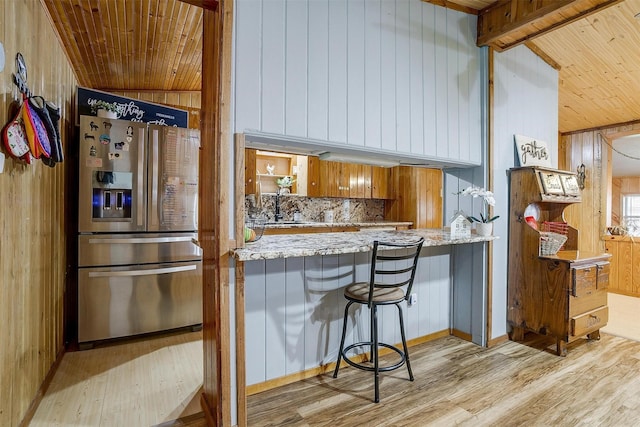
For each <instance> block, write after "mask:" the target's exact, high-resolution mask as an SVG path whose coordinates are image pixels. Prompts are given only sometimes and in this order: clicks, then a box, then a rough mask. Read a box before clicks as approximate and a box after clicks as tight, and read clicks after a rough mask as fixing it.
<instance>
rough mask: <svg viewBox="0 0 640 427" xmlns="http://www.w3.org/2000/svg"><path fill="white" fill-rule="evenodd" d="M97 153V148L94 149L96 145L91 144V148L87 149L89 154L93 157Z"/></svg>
mask: <svg viewBox="0 0 640 427" xmlns="http://www.w3.org/2000/svg"><path fill="white" fill-rule="evenodd" d="M97 154H98V150H96V146H95V145H92V146H91V148H90V149H89V155H90V156H91V157H95V156H96V155H97Z"/></svg>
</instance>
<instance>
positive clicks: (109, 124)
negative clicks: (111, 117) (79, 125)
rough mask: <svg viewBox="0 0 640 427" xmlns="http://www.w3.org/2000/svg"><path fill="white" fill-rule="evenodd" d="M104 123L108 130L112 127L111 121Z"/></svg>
mask: <svg viewBox="0 0 640 427" xmlns="http://www.w3.org/2000/svg"><path fill="white" fill-rule="evenodd" d="M102 124H103V125H104V128H105V129H106V130H109V129H111V122H102Z"/></svg>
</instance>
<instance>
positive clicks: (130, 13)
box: [124, 0, 140, 89]
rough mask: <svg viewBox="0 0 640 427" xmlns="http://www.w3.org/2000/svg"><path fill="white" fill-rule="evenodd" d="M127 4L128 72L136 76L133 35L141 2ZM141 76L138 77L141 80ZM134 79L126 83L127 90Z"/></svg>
mask: <svg viewBox="0 0 640 427" xmlns="http://www.w3.org/2000/svg"><path fill="white" fill-rule="evenodd" d="M125 3H126V5H127V8H126V9H127V13H126V14H125V16H124V19H125V29H126V37H125V41H126V46H127V48H126V55H127V70H128V71H130V72H132V73H133V74H134V75H135V61H136V58H135V55H136V53H135V41H134V37H133V34H134V33H135V31H136V25H137V23H136V19H135V16H136V13H135V10H136V5H137V4H138V3H139V0H125ZM139 77H140V76H138V78H139ZM132 80H133V79H127V80H126V82H125V87H126V88H127V89H129V88H131V86H132V85H131V81H132Z"/></svg>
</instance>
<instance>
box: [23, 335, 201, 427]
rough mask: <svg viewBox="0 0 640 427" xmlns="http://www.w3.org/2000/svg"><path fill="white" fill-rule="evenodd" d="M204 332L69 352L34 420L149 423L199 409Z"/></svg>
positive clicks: (44, 422)
mask: <svg viewBox="0 0 640 427" xmlns="http://www.w3.org/2000/svg"><path fill="white" fill-rule="evenodd" d="M202 378H203V364H202V332H181V333H172V334H166V335H162V336H155V337H147V338H140V339H136V340H133V341H131V340H128V341H124V342H121V343H118V344H111V345H108V346H101V347H96V348H94V349H91V350H85V351H77V352H69V353H66V354H65V355H64V356H63V358H62V361H61V363H60V366H59V368H58V370H57V371H56V373H55V375H54V377H53V380H52V382H51V384H50V386H49V388H48V390H47V391H46V393H45V395H44V397H43V399H42V401H41V403H40V405H39V406H38V409H37V410H36V413H35V415H34V417H33V419H32V421H31V423H30V424H29V425H30V426H43V427H44V426H46V427H51V426H110V427H116V426H118V427H125V426H126V427H138V426H140V427H147V426H153V425H156V424H161V423H164V422H168V421H171V420H175V419H178V418H181V417H187V419H189V417H188V416H189V415H192V414H196V413H199V412H201V411H202V409H201V408H200V395H201V393H202V390H201V388H202Z"/></svg>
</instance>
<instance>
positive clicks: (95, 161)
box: [86, 157, 102, 168]
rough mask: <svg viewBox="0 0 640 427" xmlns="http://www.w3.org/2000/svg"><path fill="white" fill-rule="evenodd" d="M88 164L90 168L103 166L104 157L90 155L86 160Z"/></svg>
mask: <svg viewBox="0 0 640 427" xmlns="http://www.w3.org/2000/svg"><path fill="white" fill-rule="evenodd" d="M86 165H87V167H88V168H101V167H102V159H101V158H100V157H89V158H87V160H86Z"/></svg>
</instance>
